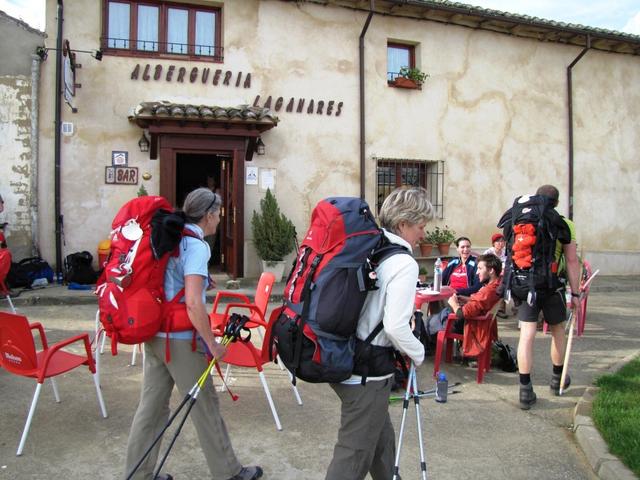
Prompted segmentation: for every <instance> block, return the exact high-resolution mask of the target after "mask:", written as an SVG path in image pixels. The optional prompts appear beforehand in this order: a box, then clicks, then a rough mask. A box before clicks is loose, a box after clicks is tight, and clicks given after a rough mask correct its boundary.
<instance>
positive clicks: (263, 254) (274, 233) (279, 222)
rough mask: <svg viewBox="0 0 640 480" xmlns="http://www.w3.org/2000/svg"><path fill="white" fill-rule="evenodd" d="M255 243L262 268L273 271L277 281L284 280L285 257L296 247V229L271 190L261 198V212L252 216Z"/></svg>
mask: <svg viewBox="0 0 640 480" xmlns="http://www.w3.org/2000/svg"><path fill="white" fill-rule="evenodd" d="M251 228H252V230H253V244H254V245H255V248H256V252H257V253H258V257H260V259H261V260H262V270H263V271H271V272H273V273H274V275H275V276H276V281H280V280H282V274H283V272H284V257H285V256H286V255H288V254H289V253H291V252H292V251H293V249H294V248H295V243H296V229H295V227H294V226H293V223H291V220H289V219H288V218H287V217H285V215H284V214H283V213H281V212H280V207H279V206H278V202H277V200H276V197H274V196H273V194H272V193H271V190H268V189H267V194H266V195H265V197H264V198H263V199H262V200H260V213H258V212H256V211H255V210H254V212H253V217H252V218H251Z"/></svg>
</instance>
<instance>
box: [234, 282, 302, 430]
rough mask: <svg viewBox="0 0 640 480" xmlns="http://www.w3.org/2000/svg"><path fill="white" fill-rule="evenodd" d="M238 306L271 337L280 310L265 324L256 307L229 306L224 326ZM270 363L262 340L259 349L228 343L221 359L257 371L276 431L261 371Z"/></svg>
mask: <svg viewBox="0 0 640 480" xmlns="http://www.w3.org/2000/svg"><path fill="white" fill-rule="evenodd" d="M263 275H264V274H263ZM239 305H241V306H243V307H245V308H248V309H249V310H251V311H252V313H255V315H252V316H251V318H252V319H254V320H253V321H254V323H255V324H256V325H255V326H256V327H264V329H265V331H266V333H265V337H264V338H265V339H269V338H270V337H271V327H272V325H273V322H275V321H276V320H277V319H278V316H279V315H280V311H281V310H282V308H277V309H275V310H274V311H273V312H272V313H271V316H270V317H269V323H266V322H265V321H264V316H263V315H262V312H261V311H260V308H259V307H258V306H256V305H244V304H229V305H227V307H226V308H225V311H224V315H223V317H224V319H225V321H224V324H225V325H226V319H227V318H228V315H229V314H230V312H231V310H232V309H233V308H234V307H237V306H239ZM270 361H271V360H270V358H269V342H268V340H263V342H262V347H261V348H260V349H258V348H257V347H256V346H255V345H254V344H253V343H252V342H251V341H248V342H243V341H240V340H239V341H236V342H233V343H230V344H229V345H228V347H227V353H226V354H225V356H224V358H223V359H222V362H224V363H226V364H227V365H233V366H236V367H245V368H255V369H256V370H257V372H258V377H259V378H260V383H262V388H263V389H264V393H265V395H266V397H267V402H268V403H269V408H270V409H271V414H272V415H273V420H274V421H275V423H276V428H277V429H278V430H282V424H281V423H280V417H279V416H278V412H277V411H276V407H275V404H274V402H273V398H272V397H271V392H270V390H269V385H268V384H267V379H266V377H265V375H264V371H263V370H264V369H263V366H264V365H265V364H266V363H269V362H270ZM287 373H289V371H288V370H287ZM289 378H290V379H291V374H290V373H289ZM291 387H292V388H293V393H294V395H295V397H296V401H297V402H298V405H302V400H301V399H300V394H299V393H298V389H297V387H296V386H295V385H293V384H292V385H291Z"/></svg>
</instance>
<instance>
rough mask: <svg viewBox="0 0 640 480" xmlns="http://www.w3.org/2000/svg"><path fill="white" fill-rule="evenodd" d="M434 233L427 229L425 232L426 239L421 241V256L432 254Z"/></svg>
mask: <svg viewBox="0 0 640 480" xmlns="http://www.w3.org/2000/svg"><path fill="white" fill-rule="evenodd" d="M431 235H432V233H431V232H429V231H426V232H425V233H424V239H423V240H422V241H421V242H420V256H421V257H428V256H429V255H431V250H433V241H432V240H431Z"/></svg>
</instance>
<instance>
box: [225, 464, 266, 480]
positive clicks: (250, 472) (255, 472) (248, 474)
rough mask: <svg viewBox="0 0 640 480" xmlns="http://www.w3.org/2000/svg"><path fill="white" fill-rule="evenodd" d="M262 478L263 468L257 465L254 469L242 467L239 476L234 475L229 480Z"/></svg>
mask: <svg viewBox="0 0 640 480" xmlns="http://www.w3.org/2000/svg"><path fill="white" fill-rule="evenodd" d="M261 476H262V468H260V467H258V466H257V465H256V466H254V467H242V470H240V472H239V473H238V474H237V475H234V476H233V477H231V478H230V479H229V480H255V479H256V478H260V477H261Z"/></svg>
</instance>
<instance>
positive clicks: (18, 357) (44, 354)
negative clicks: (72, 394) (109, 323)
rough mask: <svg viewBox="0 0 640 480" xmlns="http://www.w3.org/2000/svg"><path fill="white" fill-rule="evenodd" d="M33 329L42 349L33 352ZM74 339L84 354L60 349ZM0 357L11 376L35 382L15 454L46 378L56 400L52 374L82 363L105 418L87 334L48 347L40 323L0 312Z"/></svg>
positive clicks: (25, 437) (24, 434)
mask: <svg viewBox="0 0 640 480" xmlns="http://www.w3.org/2000/svg"><path fill="white" fill-rule="evenodd" d="M34 329H37V330H38V332H39V333H40V341H41V343H42V350H40V351H36V345H35V340H34V337H33V333H32V331H31V330H34ZM75 342H82V343H83V344H84V349H85V352H86V354H83V355H77V354H75V353H69V352H66V351H64V350H62V348H64V347H67V346H69V345H71V344H73V343H75ZM0 356H1V358H2V367H3V368H4V369H5V370H7V371H8V372H10V373H13V374H15V375H20V376H23V377H30V378H35V379H36V381H37V382H38V384H37V385H36V391H35V393H34V394H33V400H32V401H31V407H30V408H29V414H28V416H27V422H26V424H25V426H24V430H23V432H22V437H21V438H20V444H19V446H18V451H17V453H16V455H21V454H22V450H23V448H24V444H25V442H26V441H27V435H28V434H29V428H30V427H31V420H32V419H33V414H34V413H35V410H36V406H37V404H38V398H39V397H40V390H41V389H42V384H43V383H44V381H45V379H47V378H50V379H51V384H52V386H53V393H54V395H55V398H56V402H58V403H60V395H59V394H58V388H57V385H56V383H55V381H54V378H53V377H55V376H58V375H61V374H63V373H66V372H68V371H70V370H73V369H74V368H76V367H80V366H82V365H86V366H88V367H89V371H90V372H91V374H92V375H93V383H94V384H95V387H96V392H97V395H98V403H99V404H100V410H101V411H102V416H103V417H104V418H107V410H106V408H105V406H104V400H103V399H102V392H101V391H100V382H99V379H98V376H97V374H96V367H95V364H94V361H93V355H92V354H91V346H90V343H89V335H88V334H86V333H85V334H82V335H76V336H74V337H71V338H68V339H66V340H63V341H61V342H58V343H56V344H55V345H51V346H49V344H48V342H47V337H46V335H45V333H44V328H42V325H41V324H40V323H38V322H35V323H32V324H29V322H28V321H27V317H25V316H23V315H15V314H12V313H5V312H0Z"/></svg>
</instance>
